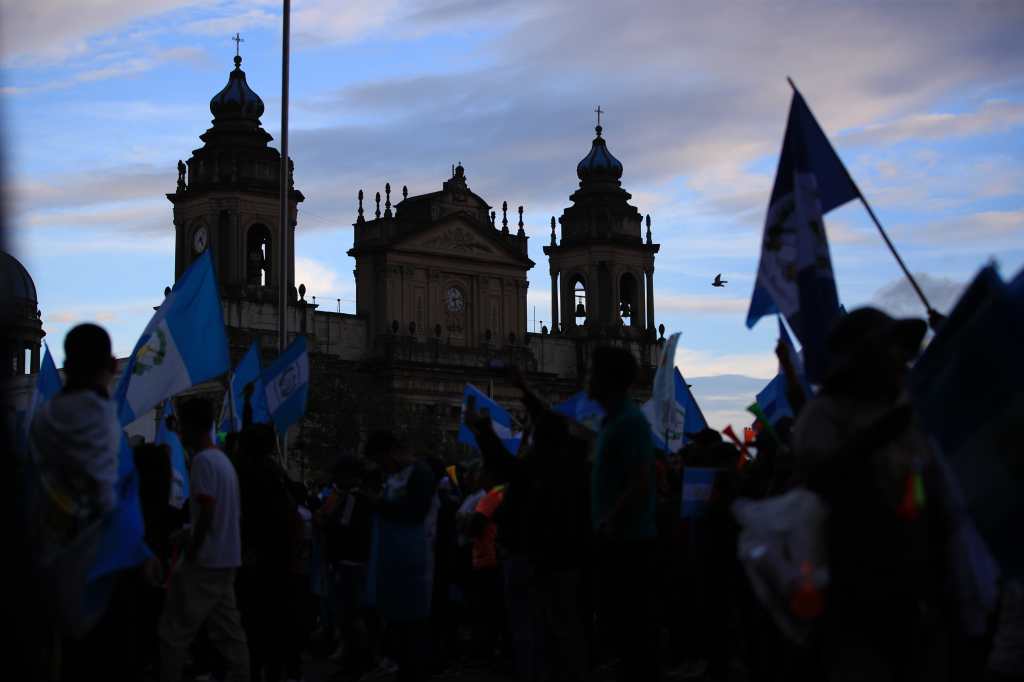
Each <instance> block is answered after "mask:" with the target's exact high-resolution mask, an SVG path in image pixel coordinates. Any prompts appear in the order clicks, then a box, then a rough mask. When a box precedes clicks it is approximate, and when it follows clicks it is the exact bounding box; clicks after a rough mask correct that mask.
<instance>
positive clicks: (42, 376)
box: [19, 343, 64, 452]
mask: <svg viewBox="0 0 1024 682" xmlns="http://www.w3.org/2000/svg"><path fill="white" fill-rule="evenodd" d="M63 387H64V382H62V381H61V378H60V372H58V371H57V365H56V364H54V362H53V356H52V355H50V347H49V346H48V345H46V343H43V362H42V364H41V365H39V375H38V376H37V377H36V387H35V389H33V391H32V399H31V400H30V401H29V403H28V408H27V409H26V410H25V414H24V416H23V417H22V419H23V420H24V421H23V422H22V425H23V427H24V428H22V429H21V432H20V433H19V438H21V439H22V441H21V443H22V445H23V447H21V448H20V451H21V452H28V432H29V429H30V428H31V427H32V417H34V416H35V413H36V410H38V409H39V408H40V407H42V406H43V405H44V404H45V403H46V402H47V401H49V400H50V398H52V397H53V396H55V395H57V394H58V393H60V389H61V388H63Z"/></svg>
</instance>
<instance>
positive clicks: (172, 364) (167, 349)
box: [116, 251, 231, 425]
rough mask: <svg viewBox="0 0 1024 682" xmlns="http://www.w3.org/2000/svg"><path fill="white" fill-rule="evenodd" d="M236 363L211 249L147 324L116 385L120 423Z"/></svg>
mask: <svg viewBox="0 0 1024 682" xmlns="http://www.w3.org/2000/svg"><path fill="white" fill-rule="evenodd" d="M230 367H231V360H230V358H229V357H228V340H227V335H226V334H225V331H224V317H223V314H222V312H221V307H220V296H219V295H218V292H217V282H216V280H215V278H214V274H213V264H212V262H211V260H210V252H209V251H206V252H204V253H203V255H201V256H200V257H199V258H197V259H196V261H195V262H194V263H193V264H192V265H191V266H189V269H188V270H186V271H185V274H183V275H182V276H181V279H179V280H178V281H177V282H175V284H174V288H173V289H171V293H170V294H168V295H167V297H166V298H165V299H164V302H163V304H162V305H161V306H160V308H159V309H158V310H157V311H156V314H155V315H153V318H152V319H151V320H150V321H149V324H148V325H146V329H145V331H143V332H142V336H141V337H140V338H139V341H138V343H136V344H135V349H134V350H133V351H132V354H131V357H130V358H129V360H128V364H127V366H126V367H125V369H124V374H123V375H121V379H120V381H119V382H118V385H117V392H116V396H117V400H118V402H119V410H120V418H121V424H122V425H127V424H130V423H132V422H133V421H135V420H136V419H138V418H139V417H141V416H142V415H143V414H145V413H146V412H148V411H149V410H151V409H152V408H153V407H155V406H156V405H157V404H159V403H160V401H162V400H165V399H167V398H170V397H171V396H173V395H176V394H178V393H180V392H181V391H184V390H185V389H187V388H190V387H192V386H194V385H196V384H198V383H201V382H203V381H206V380H207V379H212V378H213V377H215V376H217V375H218V374H223V373H224V372H226V371H228V369H230Z"/></svg>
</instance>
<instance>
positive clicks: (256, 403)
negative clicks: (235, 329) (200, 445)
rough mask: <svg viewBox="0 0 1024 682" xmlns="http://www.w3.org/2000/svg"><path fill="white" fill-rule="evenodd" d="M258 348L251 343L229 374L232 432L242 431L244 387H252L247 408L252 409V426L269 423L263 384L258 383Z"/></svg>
mask: <svg viewBox="0 0 1024 682" xmlns="http://www.w3.org/2000/svg"><path fill="white" fill-rule="evenodd" d="M260 372H262V368H261V367H260V348H259V344H258V343H257V342H256V341H253V342H252V345H251V346H249V350H248V351H246V353H245V355H244V356H242V359H241V360H239V361H238V366H237V367H235V369H234V371H233V372H232V373H231V397H232V399H233V402H232V403H231V404H232V406H233V408H234V410H233V414H234V426H233V428H232V429H231V430H232V431H241V430H242V415H243V413H244V410H245V387H246V386H248V385H249V384H252V385H253V391H252V397H251V398H250V402H249V406H250V407H251V408H252V422H253V423H254V424H266V423H267V422H269V421H270V413H269V412H268V411H267V397H266V393H265V392H264V390H263V382H262V381H260Z"/></svg>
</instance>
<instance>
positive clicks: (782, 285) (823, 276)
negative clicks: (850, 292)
mask: <svg viewBox="0 0 1024 682" xmlns="http://www.w3.org/2000/svg"><path fill="white" fill-rule="evenodd" d="M859 196H860V193H859V192H858V191H857V187H856V186H855V185H854V183H853V180H851V179H850V175H849V173H848V172H847V171H846V168H845V167H844V166H843V163H842V161H840V160H839V157H838V156H837V155H836V153H835V150H834V149H833V148H832V145H831V144H830V143H829V141H828V138H827V137H826V136H825V133H824V132H822V130H821V127H820V126H819V125H818V122H817V121H816V120H814V115H813V114H811V111H810V109H809V108H808V107H807V103H806V102H804V98H803V97H802V96H801V95H800V93H799V92H795V91H794V93H793V100H792V103H791V104H790V108H789V120H788V122H787V124H786V134H785V138H784V140H783V143H782V153H781V155H780V157H779V165H778V168H777V170H776V172H775V186H774V187H773V188H772V195H771V199H770V201H769V204H768V215H767V218H766V219H765V228H764V236H763V238H762V242H761V261H760V263H759V265H758V268H757V280H756V282H755V284H754V292H753V295H752V296H751V301H750V310H749V312H748V313H747V327H753V326H754V324H756V323H757V321H758V320H759V319H761V318H762V317H763V316H765V315H770V314H772V313H782V315H784V316H785V318H786V320H787V321H788V322H789V324H790V326H791V327H792V328H793V331H795V332H796V335H797V338H799V339H800V343H801V344H802V345H803V348H804V352H805V354H806V357H805V361H806V363H807V373H808V377H809V378H810V380H811V381H812V382H814V383H820V382H821V380H822V378H823V376H824V373H825V367H826V362H827V359H826V353H825V336H826V334H827V333H828V329H829V326H830V325H831V324H832V321H833V320H834V319H835V318H836V316H837V315H838V314H839V297H838V295H837V293H836V283H835V278H834V276H833V273H832V259H831V256H830V255H829V248H828V239H827V238H826V236H825V223H824V220H823V216H824V215H825V214H826V213H828V212H829V211H831V210H832V209H834V208H836V207H838V206H842V205H843V204H845V203H846V202H848V201H850V200H851V199H856V198H857V197H859Z"/></svg>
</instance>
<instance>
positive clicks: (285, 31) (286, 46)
mask: <svg viewBox="0 0 1024 682" xmlns="http://www.w3.org/2000/svg"><path fill="white" fill-rule="evenodd" d="M283 2H284V6H283V8H282V9H283V12H282V15H283V16H282V19H283V21H282V30H281V237H280V242H281V243H280V245H279V248H278V251H279V252H280V254H281V256H280V258H281V260H280V263H281V269H280V272H279V274H278V281H279V284H280V286H279V287H278V288H279V299H278V300H279V302H280V307H279V309H278V318H279V319H278V350H279V352H281V353H283V352H284V349H285V348H287V347H288V295H289V294H290V293H291V292H289V291H288V276H289V274H290V273H289V272H288V263H289V259H288V236H289V233H290V232H291V230H290V229H289V228H290V225H289V223H290V222H291V216H290V215H289V213H290V211H289V210H288V189H289V184H290V183H289V177H288V176H289V172H288V171H289V163H288V58H289V50H290V33H291V0H283ZM281 454H282V455H283V459H284V460H285V461H287V458H288V432H287V430H285V432H284V433H282V434H281Z"/></svg>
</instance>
